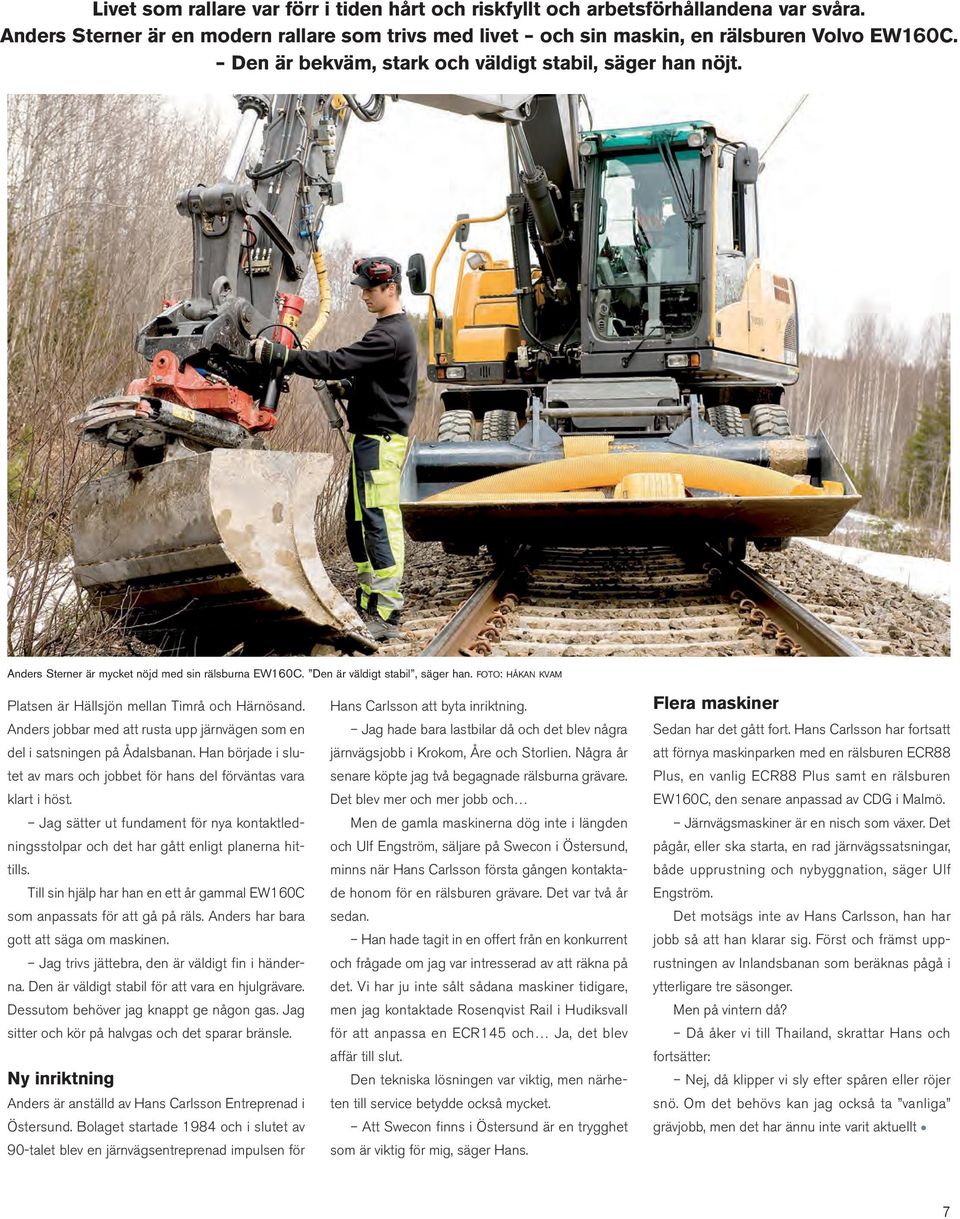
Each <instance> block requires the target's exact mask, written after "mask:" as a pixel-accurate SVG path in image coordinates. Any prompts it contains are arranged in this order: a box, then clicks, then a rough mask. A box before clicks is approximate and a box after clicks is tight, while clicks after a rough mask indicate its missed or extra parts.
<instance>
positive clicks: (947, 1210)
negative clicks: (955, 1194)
mask: <svg viewBox="0 0 960 1219" xmlns="http://www.w3.org/2000/svg"><path fill="white" fill-rule="evenodd" d="M949 1214H950V1207H949V1206H945V1207H944V1208H943V1219H947V1216H948V1215H949Z"/></svg>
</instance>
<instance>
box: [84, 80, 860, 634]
mask: <svg viewBox="0 0 960 1219" xmlns="http://www.w3.org/2000/svg"><path fill="white" fill-rule="evenodd" d="M392 101H397V102H409V103H414V104H418V105H421V106H428V107H435V108H439V109H443V110H446V111H449V112H453V113H456V114H460V115H463V116H465V117H472V118H477V119H481V120H485V121H489V122H496V123H499V124H501V125H502V127H503V128H504V130H505V133H506V139H505V143H506V161H507V166H506V175H505V178H506V183H507V185H508V191H507V193H506V198H505V206H504V208H503V210H502V211H501V212H499V213H497V214H496V215H493V216H483V217H473V216H470V214H469V213H461V214H460V215H459V216H457V218H456V220H455V221H454V222H453V223H452V224H451V227H450V229H449V231H448V233H447V235H446V238H445V240H444V242H443V243H442V246H441V248H440V250H439V253H438V254H437V256H436V258H435V259H434V260H433V263H432V266H431V269H430V273H429V275H428V273H427V266H426V261H425V259H424V257H423V256H422V255H419V254H418V255H414V256H413V257H412V258H411V259H410V263H409V266H408V268H407V278H408V281H409V285H410V288H411V290H412V292H413V293H414V294H416V295H419V296H422V297H424V299H425V300H426V302H427V320H428V334H429V340H428V346H429V350H428V358H427V364H428V369H427V371H428V377H429V379H430V380H431V381H433V382H435V383H436V385H437V387H438V390H439V393H440V399H441V402H442V406H443V413H442V415H441V419H440V425H439V432H438V436H437V439H436V441H434V442H423V441H416V442H414V443H412V444H411V446H410V448H409V450H408V455H407V459H406V463H405V466H404V470H403V475H402V481H401V499H402V509H403V515H404V524H405V527H406V529H407V531H408V533H409V534H410V535H411V536H412V537H414V538H417V539H422V540H428V541H440V542H442V543H443V545H444V548H445V549H447V550H448V551H452V552H455V553H474V552H476V551H477V550H478V549H479V547H481V546H483V545H486V546H488V547H489V548H490V549H491V550H493V551H498V550H503V549H504V548H510V547H514V546H516V545H520V544H523V543H532V544H537V543H544V542H550V543H552V544H554V545H556V544H560V545H565V544H570V545H593V546H609V545H612V544H622V543H630V544H634V545H643V544H646V543H654V542H660V541H662V540H664V539H667V540H674V539H679V540H683V539H690V538H703V539H705V540H711V541H713V542H714V543H716V544H717V545H718V546H719V547H721V548H723V549H725V550H726V552H728V553H730V554H731V555H734V556H739V557H742V555H743V553H744V551H745V547H746V543H747V541H748V540H750V541H753V542H754V544H756V545H757V546H758V547H760V548H764V547H779V546H782V545H783V544H785V541H786V539H788V538H789V537H791V536H795V535H800V536H804V535H805V536H823V535H826V534H828V533H829V532H830V531H831V530H832V529H833V527H834V526H835V525H836V524H837V523H838V521H839V520H840V519H841V518H842V517H843V515H844V514H845V513H846V512H847V511H848V510H849V509H850V508H851V507H853V506H854V505H855V504H856V503H857V502H858V499H859V497H858V495H857V492H856V489H855V488H854V487H853V485H852V484H851V482H850V480H849V478H848V477H847V475H846V473H845V472H844V470H843V467H842V466H841V464H840V462H839V461H838V459H837V457H836V456H835V454H834V453H833V451H832V450H831V448H830V445H829V443H828V441H827V439H826V437H825V436H824V435H823V433H822V432H820V433H818V434H817V435H815V436H798V435H795V434H793V432H792V430H791V427H790V422H789V419H788V417H787V413H786V410H785V408H784V406H783V402H782V397H783V391H784V387H785V386H787V385H790V384H792V383H793V382H795V381H796V379H797V376H798V350H799V348H798V322H797V302H796V295H795V291H794V286H793V283H792V281H791V280H790V279H789V278H787V277H785V276H781V275H778V274H774V273H772V272H771V271H769V270H768V269H767V268H766V266H765V265H764V263H763V262H762V260H761V257H760V249H759V221H758V207H757V182H758V178H759V174H760V170H761V165H760V162H759V157H758V154H757V151H756V149H755V148H753V147H751V146H750V145H747V144H745V143H743V142H740V141H736V140H733V139H731V138H729V137H727V136H724V135H722V134H721V133H720V132H719V131H718V130H717V128H716V127H715V126H713V125H711V124H710V123H707V122H704V121H701V120H693V121H685V122H677V123H671V124H661V125H655V126H647V127H640V126H638V127H624V128H617V129H615V130H602V131H601V130H594V129H593V125H592V121H591V120H590V119H589V115H588V118H587V122H586V124H584V123H583V121H582V118H581V115H582V111H583V108H584V106H585V101H584V99H581V98H579V97H578V96H576V95H553V94H535V95H504V94H489V95H479V94H450V95H448V94H426V95H401V96H399V97H397V98H393V99H390V98H388V97H386V96H384V95H374V96H372V97H369V98H365V99H364V98H360V97H357V96H355V95H351V94H328V95H324V94H320V95H307V94H293V95H277V96H272V97H268V96H263V95H242V96H238V98H237V102H238V106H239V110H240V121H239V124H238V127H237V131H236V135H235V137H234V139H233V142H232V144H231V147H230V150H229V152H228V154H227V157H226V160H225V164H224V166H223V170H222V173H221V174H220V177H219V179H218V180H217V181H216V182H215V183H213V184H212V185H209V186H208V185H204V184H199V185H196V186H192V187H190V188H188V189H186V190H184V191H183V192H182V193H181V194H180V195H179V197H178V199H177V209H178V211H179V212H180V213H181V214H182V215H183V216H184V217H186V218H187V219H188V220H189V221H190V223H191V225H192V230H193V280H192V284H191V289H190V295H189V296H188V297H185V298H184V299H182V300H176V301H167V302H164V305H163V308H162V310H161V312H160V313H158V314H157V315H156V316H155V317H154V318H153V319H151V320H150V321H149V322H148V323H147V324H146V325H145V326H144V327H143V329H142V330H141V331H140V333H139V335H138V337H137V342H136V347H137V351H138V352H139V354H140V355H142V356H143V357H144V359H145V360H146V361H147V362H148V365H149V367H148V368H147V370H146V373H145V375H144V376H143V377H141V378H138V379H137V380H135V381H133V382H132V383H131V385H130V386H129V387H128V389H127V392H126V393H125V394H122V395H119V396H116V397H111V398H104V399H100V400H98V401H97V402H94V403H92V404H91V405H90V406H89V407H87V408H86V409H85V410H84V411H82V413H81V414H79V415H78V416H77V417H76V423H77V424H78V426H79V427H80V428H81V430H82V438H83V439H84V440H85V441H88V442H90V443H93V444H97V445H101V446H105V447H106V448H108V449H111V450H114V451H116V452H117V453H118V454H119V455H120V458H121V460H120V461H119V462H118V464H117V465H116V466H115V467H114V468H113V469H112V470H111V471H110V472H108V473H107V474H105V475H104V476H102V477H99V478H96V479H93V480H91V481H90V482H88V483H87V484H86V485H85V486H84V487H83V488H82V489H81V491H80V493H79V496H78V500H77V502H76V504H75V507H74V512H73V545H74V559H75V574H76V579H77V581H78V584H79V586H80V587H81V588H82V589H84V590H86V592H87V594H88V595H89V596H90V597H91V598H92V599H93V600H94V602H95V603H96V604H97V605H98V606H100V607H101V608H103V609H104V610H107V611H109V612H113V613H117V614H122V616H123V621H124V622H125V623H126V624H128V625H130V626H132V627H133V628H134V629H136V630H140V631H144V630H146V631H148V632H149V631H150V630H154V631H157V630H161V631H166V632H168V633H170V634H173V633H176V632H182V633H185V634H187V635H193V637H194V638H196V639H200V638H205V639H208V640H213V641H216V640H218V639H219V640H220V641H222V639H223V638H224V637H225V631H224V627H225V625H226V624H228V623H229V634H230V635H231V636H237V635H238V634H239V635H240V636H241V637H243V638H245V639H246V640H248V641H251V642H250V643H248V646H247V647H246V649H245V650H247V651H250V650H254V649H256V648H259V649H261V650H271V649H272V648H275V647H277V646H278V642H279V641H280V640H282V650H284V651H288V652H290V651H294V650H299V649H306V650H309V649H310V648H311V647H316V646H323V645H324V644H333V645H335V646H336V647H338V648H340V649H342V650H346V651H358V652H360V651H369V650H371V649H372V647H373V644H372V642H371V641H370V639H369V637H368V636H367V633H366V631H365V628H364V626H363V623H362V621H361V619H360V618H359V617H358V615H357V614H356V613H355V611H354V610H353V608H352V607H351V606H350V605H349V604H348V603H347V602H346V601H345V600H344V598H343V597H342V596H341V594H340V593H339V592H338V590H337V589H336V588H335V586H334V585H333V583H332V581H331V580H330V578H329V576H328V575H327V573H326V571H325V570H324V567H323V563H322V561H321V558H320V554H319V551H318V549H317V541H316V528H315V517H316V511H317V503H318V496H319V493H320V491H321V489H322V487H323V486H324V484H325V482H326V481H327V479H328V478H329V475H330V470H331V466H332V458H331V457H330V456H329V455H327V454H325V453H303V452H298V453H293V452H282V451H276V450H271V449H270V448H269V446H268V441H269V435H270V432H271V430H272V429H273V427H274V426H275V424H276V421H277V412H278V409H279V408H280V403H281V396H282V394H283V393H284V392H285V390H286V389H287V385H286V383H285V382H284V379H283V376H282V370H281V371H279V372H278V371H275V370H270V369H267V370H265V369H263V368H261V367H259V366H258V365H256V364H254V363H252V362H251V361H250V360H249V358H248V356H249V350H250V345H251V343H252V342H253V341H254V340H255V339H256V338H258V337H260V336H263V335H269V336H270V337H271V338H272V339H273V340H274V341H275V342H281V343H284V344H286V345H287V346H292V345H293V344H297V345H299V346H303V347H305V348H309V347H310V346H311V345H313V344H314V343H316V341H317V338H318V336H319V335H320V333H321V332H322V328H323V326H324V324H325V322H326V320H327V318H328V317H329V314H330V307H331V299H330V289H329V285H328V282H327V272H326V268H325V265H324V261H323V254H322V251H321V249H320V244H319V241H320V233H321V230H322V227H323V215H324V211H325V209H326V208H327V207H328V206H333V205H336V204H338V203H340V202H341V201H342V194H343V193H342V187H341V184H340V183H339V182H338V181H337V179H336V169H337V162H338V159H339V155H340V150H341V148H342V145H343V141H344V137H345V135H346V133H347V130H348V128H349V126H350V125H351V123H353V124H356V123H357V122H359V123H374V122H378V121H380V119H382V117H383V115H384V113H385V111H386V107H387V105H388V104H390V103H391V102H392ZM497 221H506V224H507V227H508V229H509V234H510V247H511V249H510V257H509V258H506V259H504V258H496V257H494V256H493V255H492V254H491V253H490V251H489V250H487V249H486V248H484V247H483V246H482V245H481V244H473V242H472V241H471V234H473V233H476V232H477V230H479V229H482V227H483V226H484V225H487V224H492V223H494V222H497ZM452 247H455V248H456V249H457V250H458V252H459V268H458V274H457V287H456V292H455V299H454V303H453V307H452V309H451V310H450V311H449V312H448V313H447V312H444V310H443V309H442V308H441V306H440V305H439V304H438V301H437V279H438V274H439V271H440V267H441V264H442V262H443V259H444V258H445V257H446V256H447V254H448V253H449V252H450V250H451V248H452ZM311 264H312V265H313V268H314V271H315V274H316V279H317V293H318V316H317V320H316V322H315V323H314V324H313V325H312V326H311V328H310V329H309V330H308V331H307V332H305V333H301V332H300V328H299V322H300V317H301V314H302V312H303V310H304V304H305V301H304V297H303V296H302V295H301V292H302V290H303V285H304V281H305V279H306V277H307V274H308V270H309V268H310V266H311ZM315 388H316V389H317V392H318V396H319V403H320V406H321V408H322V409H323V410H324V412H325V414H326V417H327V419H328V421H329V422H330V423H331V424H332V425H333V426H334V427H338V426H341V425H342V416H341V414H340V409H339V406H338V403H337V399H336V394H337V393H339V392H341V390H342V387H340V386H327V385H325V384H324V383H317V385H316V387H315ZM252 641H256V642H252Z"/></svg>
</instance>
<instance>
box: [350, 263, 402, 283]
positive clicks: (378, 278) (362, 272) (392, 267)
mask: <svg viewBox="0 0 960 1219" xmlns="http://www.w3.org/2000/svg"><path fill="white" fill-rule="evenodd" d="M350 282H351V283H352V284H356V286H357V287H358V288H379V287H381V286H382V285H383V284H399V283H400V264H399V263H398V262H394V261H393V259H392V258H381V257H377V258H357V259H355V260H354V263H353V279H351V280H350Z"/></svg>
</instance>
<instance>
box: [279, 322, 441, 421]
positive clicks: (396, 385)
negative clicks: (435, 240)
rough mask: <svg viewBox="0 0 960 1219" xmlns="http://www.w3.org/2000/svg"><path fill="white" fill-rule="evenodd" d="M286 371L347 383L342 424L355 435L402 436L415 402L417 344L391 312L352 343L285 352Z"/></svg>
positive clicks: (405, 327) (408, 329)
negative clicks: (350, 385) (349, 386)
mask: <svg viewBox="0 0 960 1219" xmlns="http://www.w3.org/2000/svg"><path fill="white" fill-rule="evenodd" d="M286 367H287V369H288V371H290V372H295V373H301V374H302V375H304V376H307V377H316V378H322V379H323V380H325V381H341V380H345V379H347V378H349V379H350V380H351V381H352V382H353V390H352V391H351V394H350V398H349V401H348V403H347V423H348V425H349V427H350V431H351V432H353V434H354V435H355V436H363V435H376V434H378V433H383V432H389V433H395V434H399V435H400V436H406V435H407V434H408V433H409V431H410V424H411V423H412V422H413V412H414V408H415V407H416V404H417V340H416V338H415V336H414V333H413V327H412V326H411V325H410V319H409V318H408V317H407V315H406V314H405V313H391V314H390V316H389V317H381V318H378V319H377V322H376V325H374V326H372V327H371V329H370V330H368V331H367V333H366V334H365V335H364V336H363V338H362V339H360V340H359V341H358V342H356V343H351V344H350V346H349V347H340V348H338V349H337V350H336V351H297V350H294V351H291V352H290V354H289V356H288V358H287V365H286Z"/></svg>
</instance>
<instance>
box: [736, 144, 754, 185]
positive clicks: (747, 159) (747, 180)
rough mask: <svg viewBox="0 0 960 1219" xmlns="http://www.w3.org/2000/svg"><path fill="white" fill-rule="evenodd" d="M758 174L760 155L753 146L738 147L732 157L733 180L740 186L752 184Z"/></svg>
mask: <svg viewBox="0 0 960 1219" xmlns="http://www.w3.org/2000/svg"><path fill="white" fill-rule="evenodd" d="M759 176H760V156H759V154H758V152H757V150H756V149H755V148H749V147H740V148H738V149H737V151H736V154H735V155H734V158H733V180H734V182H736V183H737V184H738V185H740V186H754V185H756V181H757V178H758V177H759Z"/></svg>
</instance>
